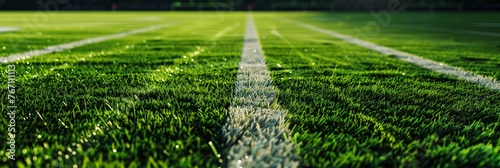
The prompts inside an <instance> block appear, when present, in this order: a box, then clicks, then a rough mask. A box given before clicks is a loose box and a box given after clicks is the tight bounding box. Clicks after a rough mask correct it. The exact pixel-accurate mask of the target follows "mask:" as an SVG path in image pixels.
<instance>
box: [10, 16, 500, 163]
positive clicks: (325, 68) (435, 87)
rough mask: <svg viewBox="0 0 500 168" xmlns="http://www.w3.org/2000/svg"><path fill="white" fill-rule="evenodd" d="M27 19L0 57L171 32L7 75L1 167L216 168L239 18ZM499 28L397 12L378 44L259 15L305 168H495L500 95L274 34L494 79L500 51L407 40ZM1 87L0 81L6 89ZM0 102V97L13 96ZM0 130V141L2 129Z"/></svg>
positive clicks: (357, 22) (460, 41)
mask: <svg viewBox="0 0 500 168" xmlns="http://www.w3.org/2000/svg"><path fill="white" fill-rule="evenodd" d="M36 15H37V13H35V12H2V13H0V17H1V18H7V19H2V20H0V25H1V26H14V27H22V28H23V30H22V31H20V32H6V33H1V34H0V42H1V43H0V44H1V45H0V51H2V52H1V53H2V54H1V56H2V57H4V56H7V55H9V54H14V53H20V52H26V51H29V50H33V49H41V48H44V47H47V46H50V45H56V44H62V43H67V42H72V41H77V40H81V39H86V38H92V37H99V36H103V35H109V34H114V33H117V32H124V31H129V30H134V29H138V28H142V27H147V26H151V25H158V24H163V23H170V22H175V23H178V24H177V25H174V26H171V27H167V28H162V29H158V30H154V31H151V32H146V33H140V34H135V35H130V36H127V37H124V38H119V39H113V40H109V41H105V42H101V43H96V44H90V45H86V46H82V47H78V48H73V49H71V50H68V51H64V52H58V53H52V54H47V55H43V56H39V57H34V58H30V59H26V60H21V61H16V62H14V63H12V64H14V65H15V66H16V72H17V75H16V85H18V86H19V87H18V88H16V95H17V96H18V97H17V98H16V99H17V102H18V104H17V105H18V106H19V108H18V114H17V116H18V118H16V119H17V123H18V125H16V131H17V132H16V134H17V135H18V137H19V138H16V149H17V151H18V153H17V155H16V161H15V162H10V161H8V160H7V157H6V156H5V155H6V153H7V152H6V151H5V150H2V151H0V156H1V161H0V164H1V165H7V164H15V165H17V166H19V167H23V166H25V167H53V166H62V167H68V166H73V165H78V166H79V167H85V166H86V167H102V166H108V167H129V166H130V167H145V166H152V167H155V166H160V167H163V166H168V167H218V166H223V165H222V164H220V162H219V159H220V158H219V157H218V156H217V154H220V153H219V152H221V151H223V150H224V149H225V147H224V146H222V139H223V138H222V137H221V136H222V135H221V134H220V131H221V126H222V125H223V124H224V122H225V120H226V112H227V109H228V107H229V105H230V102H231V100H232V98H233V97H232V96H233V95H234V93H233V92H234V89H235V88H234V86H235V81H236V73H237V71H238V63H239V62H240V55H241V49H242V43H243V35H244V27H245V23H246V18H247V17H246V15H247V14H246V13H216V12H213V13H198V12H172V13H169V12H116V13H98V12H82V13H76V12H59V13H54V15H50V17H49V19H48V21H47V23H46V24H40V25H37V28H36V29H31V28H30V27H29V26H25V25H24V22H23V18H28V19H30V18H32V17H33V16H36ZM494 15H495V13H461V14H450V13H434V14H427V13H408V12H403V13H401V14H395V15H392V20H391V23H390V24H389V26H388V27H383V28H381V29H380V32H379V33H378V34H377V35H375V36H359V34H357V33H356V31H355V28H356V27H360V28H362V27H363V26H364V25H365V24H366V22H368V21H373V20H374V18H373V16H371V15H370V14H369V13H333V14H332V13H302V12H293V13H254V19H255V24H256V27H257V31H258V34H259V37H260V42H261V44H262V47H263V51H264V53H265V57H266V60H267V66H268V68H269V70H270V71H271V76H272V78H273V85H274V86H276V87H277V89H278V90H279V96H278V101H279V102H278V103H279V104H280V105H281V106H282V108H283V109H285V110H287V117H288V118H287V121H288V123H289V124H290V126H291V127H290V128H291V129H292V133H293V137H292V139H293V141H294V142H295V143H297V144H298V146H299V147H298V149H297V150H298V151H299V155H300V156H301V157H302V163H301V164H302V166H304V167H309V166H311V167H332V166H362V167H365V166H372V167H399V166H402V167H437V166H440V167H447V166H448V167H457V166H466V167H499V166H500V157H499V152H500V141H499V140H500V139H499V138H498V137H500V135H499V132H498V126H499V124H500V116H499V115H500V94H498V92H494V91H491V90H488V89H485V88H482V87H480V86H478V85H476V84H471V83H468V82H464V81H461V80H458V79H455V78H453V77H449V76H445V75H441V74H437V73H435V72H432V71H430V70H425V69H422V68H420V67H417V66H415V65H412V64H409V63H405V62H403V61H400V60H397V59H396V58H393V57H392V56H389V55H382V54H379V53H376V52H374V51H371V50H367V49H364V48H361V47H358V46H355V45H353V44H349V43H347V42H344V41H341V40H338V39H335V38H333V37H329V36H325V35H323V34H320V33H317V32H314V31H311V30H307V29H304V28H301V27H298V26H296V25H294V24H290V23H289V22H286V21H285V20H283V18H287V19H291V20H297V21H301V22H304V23H308V24H313V25H315V26H318V27H322V28H325V29H330V30H333V31H337V32H339V33H344V34H347V35H351V36H356V37H359V38H362V39H364V40H368V41H370V42H373V43H376V44H381V45H385V46H388V47H393V48H395V49H398V50H402V51H406V52H409V53H412V54H417V55H420V56H422V57H424V58H427V59H431V60H435V61H441V62H445V63H447V64H450V65H453V66H457V67H461V68H463V69H465V70H469V71H473V72H476V73H478V74H483V75H487V76H490V77H494V78H496V79H499V77H500V74H499V72H500V58H499V56H498V53H499V51H500V48H498V46H497V45H500V41H499V40H497V39H498V38H496V37H487V36H477V35H468V34H457V33H443V32H435V31H425V30H415V29H411V30H410V29H408V28H405V27H404V26H401V25H414V26H429V27H441V28H447V29H460V30H471V31H472V30H473V31H484V32H492V33H500V31H498V29H495V28H492V27H491V24H490V27H488V24H484V23H493V22H498V20H497V19H496V20H495V17H493V16H494ZM75 16H85V17H75ZM103 16H106V17H103ZM455 18H462V19H460V20H456V19H455ZM453 19H455V20H453ZM481 23H482V24H481ZM478 25H479V26H478ZM481 25H482V26H481ZM484 25H486V26H484ZM3 46H5V49H3V48H4V47H3ZM0 70H1V71H3V72H6V71H7V65H4V66H1V67H0ZM2 77H3V79H4V81H7V73H2ZM0 92H1V95H2V96H5V97H6V93H7V88H6V87H2V88H1V89H0ZM0 104H2V105H1V107H2V112H5V113H6V109H7V108H6V105H7V104H6V103H0ZM0 118H1V124H2V125H8V120H7V115H1V116H0ZM0 139H7V134H6V133H5V134H0ZM209 142H212V144H213V146H211V145H209ZM0 146H2V147H3V148H2V149H7V144H5V143H4V144H2V145H0Z"/></svg>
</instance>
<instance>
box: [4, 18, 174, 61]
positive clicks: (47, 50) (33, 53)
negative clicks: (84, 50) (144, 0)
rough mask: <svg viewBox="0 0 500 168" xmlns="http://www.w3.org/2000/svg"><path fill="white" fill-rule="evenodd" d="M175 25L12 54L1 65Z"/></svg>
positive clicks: (150, 27)
mask: <svg viewBox="0 0 500 168" xmlns="http://www.w3.org/2000/svg"><path fill="white" fill-rule="evenodd" d="M175 24H177V23H167V24H161V25H156V26H148V27H144V28H140V29H135V30H132V31H128V32H123V33H118V34H113V35H106V36H101V37H94V38H89V39H84V40H79V41H75V42H71V43H66V44H60V45H55V46H49V47H47V48H44V49H41V50H33V51H28V52H24V53H19V54H12V55H9V56H6V57H2V58H0V63H4V64H5V63H8V62H12V61H16V60H20V59H27V58H31V57H35V56H40V55H44V54H48V53H53V52H60V51H64V50H68V49H71V48H75V47H80V46H84V45H87V44H92V43H98V42H102V41H106V40H111V39H116V38H120V37H125V36H129V35H132V34H138V33H144V32H148V31H152V30H156V29H160V28H164V27H168V26H173V25H175Z"/></svg>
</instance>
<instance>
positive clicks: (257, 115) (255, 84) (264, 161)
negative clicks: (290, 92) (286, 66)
mask: <svg viewBox="0 0 500 168" xmlns="http://www.w3.org/2000/svg"><path fill="white" fill-rule="evenodd" d="M277 92H278V91H277V90H276V89H275V88H274V87H273V86H272V84H271V76H270V74H269V71H268V70H267V67H266V60H265V59H264V56H263V53H262V49H261V46H260V43H259V39H258V36H257V32H256V31H255V27H254V23H253V18H252V15H251V13H249V14H248V21H247V27H246V33H245V41H244V44H243V51H242V53H241V62H240V65H239V70H238V75H237V81H236V87H235V95H234V99H233V102H232V105H231V107H229V114H228V118H227V121H226V124H225V125H224V127H223V129H222V134H223V135H224V136H225V140H224V144H225V147H226V151H225V154H226V158H223V159H224V160H226V161H227V162H228V163H227V165H228V167H298V166H299V160H300V158H299V157H298V156H297V155H296V154H295V147H294V145H293V143H292V142H291V141H289V140H287V139H286V137H285V136H288V137H289V131H288V127H287V125H286V124H285V111H284V110H280V109H277V108H276V106H277V105H273V104H276V102H275V98H276V95H277Z"/></svg>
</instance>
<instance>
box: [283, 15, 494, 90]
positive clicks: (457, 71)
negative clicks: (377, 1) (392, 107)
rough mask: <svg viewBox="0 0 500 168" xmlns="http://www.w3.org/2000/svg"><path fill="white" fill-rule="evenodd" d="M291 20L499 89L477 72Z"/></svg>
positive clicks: (311, 28)
mask: <svg viewBox="0 0 500 168" xmlns="http://www.w3.org/2000/svg"><path fill="white" fill-rule="evenodd" d="M291 22H292V23H294V24H296V25H298V26H301V27H304V28H307V29H310V30H313V31H316V32H320V33H323V34H327V35H330V36H333V37H336V38H339V39H342V40H344V41H347V42H350V43H353V44H356V45H358V46H361V47H365V48H368V49H371V50H374V51H377V52H379V53H382V54H387V55H394V56H395V57H396V58H398V59H400V60H403V61H406V62H409V63H412V64H415V65H418V66H420V67H423V68H425V69H430V70H433V71H435V72H439V73H442V74H446V75H450V76H454V77H457V78H459V79H462V80H466V81H469V82H472V83H477V84H479V85H482V86H484V87H487V88H490V89H492V90H500V82H499V81H496V80H494V79H492V78H489V77H485V76H482V75H477V74H474V73H472V72H468V71H465V70H461V69H460V68H457V67H453V66H450V65H446V64H443V63H439V62H435V61H432V60H428V59H424V58H422V57H420V56H417V55H413V54H409V53H405V52H402V51H398V50H395V49H392V48H389V47H384V46H381V45H377V44H373V43H370V42H367V41H363V40H360V39H357V38H354V37H350V36H347V35H343V34H340V33H337V32H334V31H331V30H326V29H322V28H319V27H315V26H312V25H309V24H305V23H301V22H296V21H291Z"/></svg>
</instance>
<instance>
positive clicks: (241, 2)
mask: <svg viewBox="0 0 500 168" xmlns="http://www.w3.org/2000/svg"><path fill="white" fill-rule="evenodd" d="M389 1H393V2H399V3H401V4H403V5H404V6H405V8H406V10H414V11H434V10H440V11H483V10H486V11H500V0H0V10H47V9H49V10H175V11H182V10H190V11H193V10H199V11H210V10H228V11H232V10H265V11H292V10H293V11H317V10H322V11H363V10H378V9H386V8H387V4H388V3H389ZM54 4H58V5H54ZM55 8H57V9H55Z"/></svg>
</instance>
